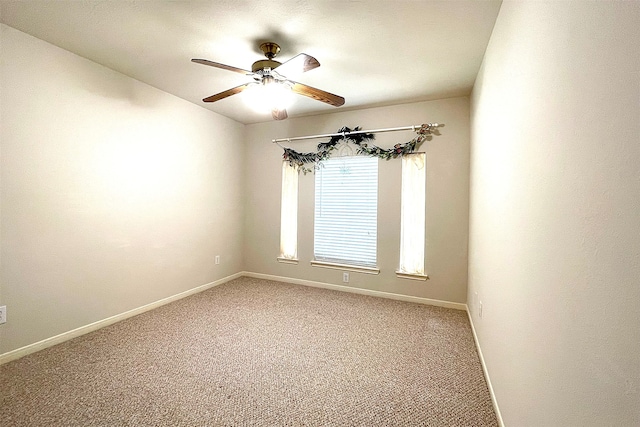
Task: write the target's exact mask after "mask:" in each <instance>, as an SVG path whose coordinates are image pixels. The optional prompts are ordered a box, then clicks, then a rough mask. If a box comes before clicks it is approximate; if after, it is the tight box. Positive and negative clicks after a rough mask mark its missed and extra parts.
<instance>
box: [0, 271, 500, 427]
mask: <svg viewBox="0 0 640 427" xmlns="http://www.w3.org/2000/svg"><path fill="white" fill-rule="evenodd" d="M0 425H2V426H3V427H9V426H495V425H497V421H496V417H495V414H494V412H493V408H492V405H491V400H490V397H489V392H488V390H487V385H486V383H485V380H484V378H483V375H482V368H481V366H480V362H479V360H478V355H477V353H476V350H475V347H474V343H473V337H472V334H471V330H470V326H469V321H468V319H467V316H466V313H464V312H462V311H457V310H451V309H444V308H439V307H431V306H424V305H419V304H412V303H406V302H399V301H392V300H386V299H380V298H373V297H367V296H362V295H355V294H349V293H342V292H336V291H329V290H324V289H315V288H309V287H304V286H297V285H290V284H284V283H278V282H271V281H265V280H256V279H249V278H240V279H237V280H234V281H232V282H229V283H226V284H224V285H221V286H218V287H216V288H212V289H210V290H207V291H205V292H202V293H200V294H197V295H194V296H191V297H188V298H185V299H183V300H180V301H177V302H175V303H172V304H169V305H166V306H163V307H160V308H158V309H156V310H153V311H150V312H147V313H145V314H142V315H139V316H136V317H133V318H131V319H128V320H125V321H122V322H120V323H117V324H114V325H112V326H109V327H106V328H104V329H101V330H99V331H96V332H93V333H91V334H88V335H85V336H82V337H80V338H76V339H74V340H72V341H68V342H66V343H63V344H60V345H58V346H55V347H52V348H49V349H46V350H43V351H41V352H39V353H35V354H32V355H29V356H26V357H24V358H22V359H19V360H16V361H13V362H10V363H8V364H5V365H2V366H0Z"/></svg>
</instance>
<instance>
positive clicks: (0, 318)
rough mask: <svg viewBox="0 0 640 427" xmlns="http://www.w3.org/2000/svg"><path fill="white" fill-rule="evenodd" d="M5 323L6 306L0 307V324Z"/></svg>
mask: <svg viewBox="0 0 640 427" xmlns="http://www.w3.org/2000/svg"><path fill="white" fill-rule="evenodd" d="M3 323H7V306H6V305H3V306H1V307H0V324H3Z"/></svg>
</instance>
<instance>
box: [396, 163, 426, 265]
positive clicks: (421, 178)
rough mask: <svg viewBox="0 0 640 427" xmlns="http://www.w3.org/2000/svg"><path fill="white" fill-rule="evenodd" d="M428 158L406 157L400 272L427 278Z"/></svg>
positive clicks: (401, 215)
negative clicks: (425, 250) (426, 199)
mask: <svg viewBox="0 0 640 427" xmlns="http://www.w3.org/2000/svg"><path fill="white" fill-rule="evenodd" d="M425 160H426V156H425V154H424V153H414V154H408V155H404V156H402V192H401V208H400V266H399V273H405V274H415V275H424V242H425V186H426V164H425Z"/></svg>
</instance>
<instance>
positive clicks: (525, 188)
mask: <svg viewBox="0 0 640 427" xmlns="http://www.w3.org/2000/svg"><path fill="white" fill-rule="evenodd" d="M639 23H640V3H639V2H582V1H580V2H521V1H506V2H504V3H503V4H502V8H501V11H500V14H499V16H498V20H497V23H496V26H495V28H494V31H493V35H492V37H491V41H490V44H489V47H488V49H487V52H486V55H485V58H484V64H483V66H482V69H481V72H480V74H479V76H478V78H477V81H476V84H475V87H474V90H473V96H472V107H471V116H472V125H471V141H472V143H471V197H470V198H471V204H470V206H471V208H470V247H469V298H468V301H469V306H470V308H471V309H472V310H473V322H474V324H475V328H476V331H477V333H478V337H479V342H480V346H481V349H482V352H483V354H484V358H485V362H486V364H487V368H488V371H489V375H490V379H491V382H492V385H493V388H494V391H495V395H496V397H497V400H498V403H499V407H500V410H501V413H502V416H503V419H504V422H505V425H507V426H535V427H542V426H604V425H608V426H614V425H615V426H637V425H640V404H639V403H640V316H639V313H640V310H639V308H638V306H639V304H640V166H639V165H640V60H639V59H640V43H639V40H640V32H639V28H640V26H639V25H638V24H639ZM476 292H477V293H478V296H479V300H481V301H482V303H483V317H482V318H479V316H478V304H477V300H476V299H475V294H476Z"/></svg>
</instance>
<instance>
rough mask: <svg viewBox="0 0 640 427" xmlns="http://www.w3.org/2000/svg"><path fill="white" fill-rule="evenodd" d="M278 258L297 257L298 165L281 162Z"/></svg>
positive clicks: (285, 161)
mask: <svg viewBox="0 0 640 427" xmlns="http://www.w3.org/2000/svg"><path fill="white" fill-rule="evenodd" d="M280 208H281V210H280V258H284V259H296V258H298V166H297V165H294V166H291V165H290V164H289V162H288V161H287V160H284V161H283V162H282V201H281V206H280Z"/></svg>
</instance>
